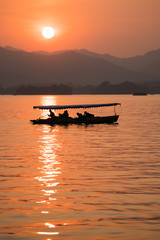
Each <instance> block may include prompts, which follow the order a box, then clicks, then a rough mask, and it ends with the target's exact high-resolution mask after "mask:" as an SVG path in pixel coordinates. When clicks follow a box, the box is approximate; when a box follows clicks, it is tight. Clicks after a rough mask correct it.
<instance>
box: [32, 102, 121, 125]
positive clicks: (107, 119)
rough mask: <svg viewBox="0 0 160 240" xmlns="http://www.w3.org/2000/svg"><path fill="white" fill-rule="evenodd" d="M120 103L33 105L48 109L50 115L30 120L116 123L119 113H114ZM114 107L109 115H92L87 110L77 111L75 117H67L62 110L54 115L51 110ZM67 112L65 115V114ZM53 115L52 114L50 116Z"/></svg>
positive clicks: (57, 123) (33, 121)
mask: <svg viewBox="0 0 160 240" xmlns="http://www.w3.org/2000/svg"><path fill="white" fill-rule="evenodd" d="M117 105H121V104H120V103H104V104H82V105H48V106H33V108H34V109H41V110H49V111H50V116H49V117H48V118H46V119H42V118H38V119H36V120H30V121H31V122H32V123H33V124H49V125H68V124H87V125H88V124H102V123H108V124H111V123H116V122H117V120H118V118H119V115H117V114H116V106H117ZM111 106H113V107H114V115H111V116H94V115H93V114H90V113H88V112H86V111H85V112H84V114H81V113H77V115H78V116H77V117H69V115H68V111H64V114H59V116H55V115H54V113H53V112H52V111H51V110H61V109H65V110H66V109H80V108H81V109H87V108H98V107H111ZM66 113H67V115H65V114H66ZM52 115H53V116H52Z"/></svg>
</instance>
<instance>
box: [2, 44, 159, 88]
mask: <svg viewBox="0 0 160 240" xmlns="http://www.w3.org/2000/svg"><path fill="white" fill-rule="evenodd" d="M157 51H158V50H157ZM157 51H155V53H157ZM155 55H156V54H155ZM157 55H158V54H157ZM146 58H147V59H152V60H150V61H148V60H147V61H144V60H143V59H146ZM135 59H137V62H140V60H139V57H135V58H134V59H130V60H129V61H130V63H127V64H128V65H129V64H130V65H132V67H128V65H126V63H125V64H124V62H125V61H127V60H125V61H124V59H118V58H116V57H112V56H110V55H107V54H104V55H103V54H97V53H92V52H89V51H87V50H72V51H60V52H56V53H51V54H47V53H46V52H32V53H29V52H25V51H22V50H19V49H14V48H11V47H7V48H2V47H0V84H1V85H2V86H3V87H12V86H18V85H22V84H34V85H37V86H44V85H51V84H70V85H71V84H74V85H86V84H93V85H94V84H100V83H102V82H105V81H108V82H111V83H112V84H118V83H122V82H127V81H130V82H133V83H134V82H138V83H141V82H144V81H159V80H160V78H159V70H158V68H157V70H156V71H157V72H156V74H155V72H154V70H153V71H152V69H153V68H152V67H151V66H152V64H153V54H146V56H145V55H144V56H143V57H142V56H141V57H140V59H141V62H143V63H145V64H141V68H140V69H135V68H136V67H135V66H136V60H135ZM154 59H155V58H154ZM121 60H122V64H121V63H120V61H121ZM116 61H117V62H116ZM154 61H155V60H154ZM156 61H157V63H158V64H159V62H160V59H159V57H158V56H157V58H156ZM131 62H132V64H131ZM133 62H134V64H133ZM146 62H147V64H149V66H150V68H149V67H146V68H145V66H147V65H146ZM158 64H157V66H159V65H158ZM137 66H138V64H137ZM139 66H140V65H139ZM142 66H143V68H142ZM153 66H154V67H155V65H154V64H153ZM148 70H149V72H148Z"/></svg>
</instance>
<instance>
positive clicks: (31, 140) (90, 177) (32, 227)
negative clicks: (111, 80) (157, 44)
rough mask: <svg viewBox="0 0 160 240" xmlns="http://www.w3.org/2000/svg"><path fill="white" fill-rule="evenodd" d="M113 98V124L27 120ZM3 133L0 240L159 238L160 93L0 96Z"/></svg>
mask: <svg viewBox="0 0 160 240" xmlns="http://www.w3.org/2000/svg"><path fill="white" fill-rule="evenodd" d="M111 102H121V103H122V107H121V109H118V111H120V118H119V121H118V122H119V124H117V125H107V124H103V125H91V126H87V127H86V126H83V125H82V126H76V125H70V126H68V127H63V126H55V127H51V126H47V125H46V126H45V125H41V126H40V125H39V126H38V125H32V124H30V122H29V120H30V119H35V118H38V117H39V116H41V115H42V114H43V115H46V114H47V112H43V111H40V110H33V108H32V107H33V105H42V104H81V103H111ZM108 110H109V109H108ZM108 110H107V111H108ZM111 110H112V109H111ZM96 111H98V114H102V113H103V112H104V111H105V108H103V109H102V111H101V110H100V109H97V110H94V113H96ZM72 114H74V111H73V112H72ZM0 137H1V138H0V141H1V142H0V181H1V194H0V195H1V196H0V212H1V224H0V239H1V240H8V239H9V240H10V239H11V240H12V239H13V240H19V239H22V240H56V239H65V240H66V239H67V240H77V239H79V240H80V239H87V240H88V239H89V240H104V239H106V240H112V239H121V240H132V239H138V240H139V239H140V240H142V239H143V240H152V239H154V240H155V239H156V240H158V239H160V214H159V212H160V211H159V210H160V195H159V194H160V174H159V172H160V148H159V146H160V95H148V96H131V95H128V96H125V95H109V96H107V95H101V96H98V95H96V96H91V95H88V96H86V95H85V96H0Z"/></svg>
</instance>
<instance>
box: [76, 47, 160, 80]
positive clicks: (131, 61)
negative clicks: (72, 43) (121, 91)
mask: <svg viewBox="0 0 160 240" xmlns="http://www.w3.org/2000/svg"><path fill="white" fill-rule="evenodd" d="M79 52H80V53H83V54H86V55H87V56H94V57H99V58H101V59H104V60H106V61H109V62H112V63H114V64H116V65H118V66H121V67H124V68H128V69H130V70H134V71H138V72H141V73H144V74H153V75H155V76H159V77H160V49H157V50H153V51H149V52H147V53H146V54H144V55H139V56H135V57H129V58H118V57H114V56H111V55H109V54H97V53H93V52H89V51H87V50H84V49H82V50H79Z"/></svg>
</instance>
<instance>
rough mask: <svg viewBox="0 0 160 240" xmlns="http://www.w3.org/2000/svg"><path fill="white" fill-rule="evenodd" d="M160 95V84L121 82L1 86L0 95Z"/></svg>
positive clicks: (157, 82)
mask: <svg viewBox="0 0 160 240" xmlns="http://www.w3.org/2000/svg"><path fill="white" fill-rule="evenodd" d="M138 92H140V93H144V92H145V93H149V94H159V93H160V82H159V81H154V82H144V83H141V84H138V83H132V82H129V81H128V82H127V81H126V82H121V83H118V84H111V83H110V82H107V81H105V82H102V83H101V84H98V85H91V84H89V85H77V86H75V85H72V84H70V85H69V84H68V85H67V84H52V85H48V86H43V85H41V86H38V85H35V84H34V85H19V86H14V87H8V88H3V86H0V94H1V95H3V94H13V95H70V94H134V93H138Z"/></svg>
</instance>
